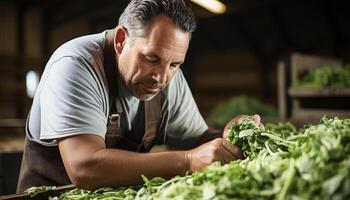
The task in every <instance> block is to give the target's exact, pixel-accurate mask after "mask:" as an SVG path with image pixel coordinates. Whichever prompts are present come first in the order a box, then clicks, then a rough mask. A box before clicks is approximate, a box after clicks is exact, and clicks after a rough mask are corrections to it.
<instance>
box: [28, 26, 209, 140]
mask: <svg viewBox="0 0 350 200" xmlns="http://www.w3.org/2000/svg"><path fill="white" fill-rule="evenodd" d="M105 35H106V31H104V32H102V33H99V34H94V35H87V36H83V37H79V38H76V39H74V40H71V41H69V42H67V43H65V44H63V45H62V46H61V47H59V48H58V49H57V50H56V51H55V52H54V54H53V55H52V56H51V58H50V60H49V61H48V63H47V65H46V67H45V70H44V73H43V75H42V77H41V80H40V83H39V86H38V88H37V91H36V94H35V97H34V99H33V104H32V108H31V113H30V116H29V118H28V130H29V133H30V134H29V138H30V139H31V140H33V141H36V142H38V143H41V144H43V145H47V146H52V145H57V141H56V139H58V138H63V137H67V136H72V135H78V134H94V135H98V136H100V137H102V138H105V134H106V132H107V118H108V113H109V98H108V94H109V92H108V84H107V80H106V77H105V73H104V67H103V63H104V61H103V48H104V43H105V42H104V41H105ZM118 87H119V96H120V98H121V101H122V107H123V114H124V120H122V121H121V127H122V128H125V129H126V130H129V131H131V132H132V134H133V138H134V139H135V140H136V141H139V140H141V139H142V136H143V131H144V128H143V126H140V125H141V124H142V125H143V124H144V115H143V112H144V110H143V109H142V106H141V105H142V104H141V101H140V100H139V99H137V98H136V97H134V96H131V95H130V94H129V93H128V92H125V89H124V88H120V85H119V86H118ZM162 92H163V93H164V95H165V97H166V98H165V101H164V104H163V105H162V119H161V123H160V129H159V133H158V134H161V138H162V143H164V144H167V145H171V146H179V147H181V146H187V145H190V144H191V143H193V142H195V141H196V140H197V139H198V138H199V136H200V135H201V134H202V133H204V132H205V131H206V130H207V128H208V126H207V125H206V123H205V121H204V120H203V117H202V116H201V114H200V113H199V110H198V108H197V105H196V103H195V101H194V99H193V96H192V94H191V91H190V89H189V87H188V85H187V82H186V80H185V78H184V76H183V74H182V72H181V70H178V71H177V72H176V74H175V75H174V77H173V79H172V80H171V81H170V84H169V86H168V90H164V91H162ZM122 117H123V116H122Z"/></svg>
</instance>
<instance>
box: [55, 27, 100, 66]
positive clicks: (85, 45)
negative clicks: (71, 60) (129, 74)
mask: <svg viewBox="0 0 350 200" xmlns="http://www.w3.org/2000/svg"><path fill="white" fill-rule="evenodd" d="M103 46H104V32H102V33H97V34H92V35H85V36H81V37H78V38H75V39H72V40H70V41H68V42H66V43H64V44H62V45H61V46H60V47H58V48H57V49H56V50H55V52H54V53H53V54H52V56H51V58H50V61H51V62H55V61H56V60H59V59H61V58H62V57H75V58H84V59H87V60H91V59H96V58H98V57H100V54H101V51H102V49H103Z"/></svg>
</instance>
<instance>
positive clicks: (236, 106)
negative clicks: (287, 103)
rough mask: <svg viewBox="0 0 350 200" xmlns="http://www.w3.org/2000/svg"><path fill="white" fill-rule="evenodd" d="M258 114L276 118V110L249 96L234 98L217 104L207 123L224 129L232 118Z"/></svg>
mask: <svg viewBox="0 0 350 200" xmlns="http://www.w3.org/2000/svg"><path fill="white" fill-rule="evenodd" d="M255 113H259V115H261V116H262V117H277V110H276V108H274V107H272V106H270V105H266V104H263V103H261V102H260V101H259V100H258V99H256V98H254V97H249V96H244V95H242V96H236V97H232V98H230V99H228V100H227V101H223V102H221V103H219V104H218V105H217V106H215V107H214V108H213V110H212V111H211V112H210V113H209V116H208V118H207V121H208V123H210V124H211V125H214V126H218V127H224V126H225V124H226V123H227V122H228V121H230V120H231V119H232V118H233V117H235V116H237V115H240V114H246V115H253V114H255Z"/></svg>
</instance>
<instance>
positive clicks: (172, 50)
mask: <svg viewBox="0 0 350 200" xmlns="http://www.w3.org/2000/svg"><path fill="white" fill-rule="evenodd" d="M189 41H190V34H189V33H188V32H184V31H182V30H181V29H180V28H178V27H176V26H175V24H174V23H173V22H172V21H171V19H170V18H169V17H167V16H166V15H160V16H158V17H156V18H155V19H154V20H153V21H152V23H151V24H150V27H149V29H148V34H147V36H145V37H137V38H136V39H134V40H133V41H131V40H130V39H129V40H128V39H126V43H125V44H124V45H123V48H122V51H121V53H120V54H119V56H118V69H119V73H120V76H121V78H122V80H123V81H124V83H125V85H126V87H127V88H128V90H129V91H130V92H131V93H132V94H133V95H134V96H136V97H137V98H139V99H141V100H145V101H147V100H150V99H152V98H153V97H154V96H155V95H156V94H157V93H158V92H160V90H161V89H163V88H164V87H166V86H167V85H168V84H169V82H170V80H171V79H172V78H173V76H174V75H175V72H176V71H177V70H178V69H179V67H180V65H181V64H182V63H183V62H184V60H185V56H186V52H187V49H188V45H189Z"/></svg>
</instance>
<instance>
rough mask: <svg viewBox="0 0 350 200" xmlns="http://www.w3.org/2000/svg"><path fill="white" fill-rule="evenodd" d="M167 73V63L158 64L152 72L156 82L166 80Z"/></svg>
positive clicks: (164, 81)
mask: <svg viewBox="0 0 350 200" xmlns="http://www.w3.org/2000/svg"><path fill="white" fill-rule="evenodd" d="M168 73H169V66H168V65H162V66H159V67H158V68H157V69H156V70H155V72H154V73H153V79H154V80H156V81H157V82H158V83H162V84H164V83H166V81H167V77H168Z"/></svg>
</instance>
